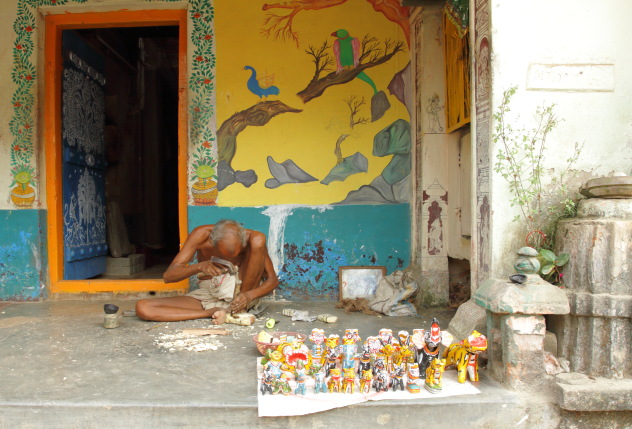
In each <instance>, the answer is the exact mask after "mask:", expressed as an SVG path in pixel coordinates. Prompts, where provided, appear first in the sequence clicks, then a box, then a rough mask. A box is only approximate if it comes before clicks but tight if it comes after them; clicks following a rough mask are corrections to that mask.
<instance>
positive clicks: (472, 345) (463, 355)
mask: <svg viewBox="0 0 632 429" xmlns="http://www.w3.org/2000/svg"><path fill="white" fill-rule="evenodd" d="M484 350H487V338H486V337H485V335H483V334H481V333H480V332H478V331H472V333H471V334H470V335H469V336H468V337H467V338H466V339H464V340H463V341H461V342H460V343H458V344H452V345H451V346H449V347H448V348H446V349H445V350H444V351H443V358H444V359H445V360H446V367H449V366H450V365H455V366H456V371H457V373H458V381H459V383H465V380H466V378H467V377H468V376H469V378H470V381H478V355H479V354H480V353H481V352H482V351H484Z"/></svg>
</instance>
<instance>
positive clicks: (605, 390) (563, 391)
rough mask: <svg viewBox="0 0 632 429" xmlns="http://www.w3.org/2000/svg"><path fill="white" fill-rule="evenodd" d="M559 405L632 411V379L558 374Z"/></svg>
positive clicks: (583, 408)
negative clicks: (592, 377)
mask: <svg viewBox="0 0 632 429" xmlns="http://www.w3.org/2000/svg"><path fill="white" fill-rule="evenodd" d="M554 386H555V388H554V390H555V398H556V401H557V404H558V405H559V406H560V407H561V408H563V409H565V410H571V411H632V379H624V380H611V379H608V378H602V377H596V378H594V379H591V378H588V377H586V378H581V377H577V376H575V375H574V373H568V374H559V375H558V376H557V377H556V383H555V384H554Z"/></svg>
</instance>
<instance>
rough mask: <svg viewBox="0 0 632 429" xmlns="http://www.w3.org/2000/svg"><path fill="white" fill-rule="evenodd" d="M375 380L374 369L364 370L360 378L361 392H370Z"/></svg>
mask: <svg viewBox="0 0 632 429" xmlns="http://www.w3.org/2000/svg"><path fill="white" fill-rule="evenodd" d="M372 382H373V371H372V370H370V369H367V370H362V375H361V378H360V392H362V393H369V391H370V390H371V383H372Z"/></svg>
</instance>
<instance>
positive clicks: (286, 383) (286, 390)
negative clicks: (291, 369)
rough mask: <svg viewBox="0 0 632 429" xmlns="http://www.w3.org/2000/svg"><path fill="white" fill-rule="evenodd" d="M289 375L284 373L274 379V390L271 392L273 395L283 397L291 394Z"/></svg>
mask: <svg viewBox="0 0 632 429" xmlns="http://www.w3.org/2000/svg"><path fill="white" fill-rule="evenodd" d="M289 377H290V376H289V375H288V374H286V373H283V374H281V377H279V378H277V379H276V382H275V383H274V390H273V391H272V394H273V395H278V394H279V393H282V394H284V395H285V396H287V395H289V394H290V393H292V388H291V387H290V380H289Z"/></svg>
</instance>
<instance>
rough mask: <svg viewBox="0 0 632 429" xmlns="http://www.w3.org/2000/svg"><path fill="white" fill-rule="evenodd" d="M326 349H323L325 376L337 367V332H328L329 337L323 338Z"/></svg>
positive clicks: (338, 357) (338, 356)
mask: <svg viewBox="0 0 632 429" xmlns="http://www.w3.org/2000/svg"><path fill="white" fill-rule="evenodd" d="M325 344H326V345H327V349H326V351H325V353H326V355H325V372H326V374H327V377H329V376H330V375H331V370H332V369H333V368H339V362H340V347H339V346H340V336H339V335H337V334H330V335H329V338H327V339H326V340H325Z"/></svg>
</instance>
